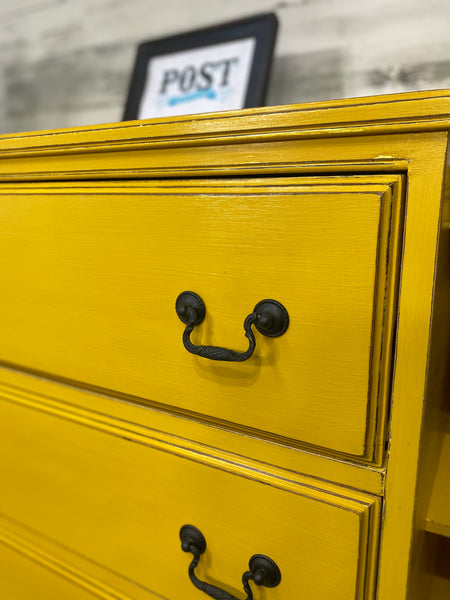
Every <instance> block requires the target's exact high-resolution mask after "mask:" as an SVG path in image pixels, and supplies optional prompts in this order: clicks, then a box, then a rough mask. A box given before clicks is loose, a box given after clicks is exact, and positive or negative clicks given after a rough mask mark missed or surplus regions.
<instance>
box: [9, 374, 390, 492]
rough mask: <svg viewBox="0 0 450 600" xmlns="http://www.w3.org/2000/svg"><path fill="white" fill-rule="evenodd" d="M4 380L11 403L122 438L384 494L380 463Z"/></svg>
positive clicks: (43, 383) (117, 400)
mask: <svg viewBox="0 0 450 600" xmlns="http://www.w3.org/2000/svg"><path fill="white" fill-rule="evenodd" d="M0 379H1V394H2V397H3V398H5V399H8V401H10V402H15V403H19V404H21V405H23V406H25V407H28V408H31V409H33V410H38V411H41V412H48V413H49V414H52V415H60V416H62V418H66V419H69V420H70V419H72V420H74V421H75V422H77V423H88V424H89V426H90V427H91V428H100V430H101V431H103V430H104V429H106V430H110V428H111V427H112V428H113V429H114V430H115V431H117V434H118V435H119V436H120V437H127V438H129V437H130V435H133V436H136V438H135V439H136V441H137V442H141V443H142V441H143V440H145V443H146V444H148V445H151V446H152V447H153V446H154V447H157V448H161V449H164V448H165V444H170V446H171V447H172V449H174V448H175V447H179V448H183V449H184V450H185V451H186V452H192V453H193V455H199V454H200V455H202V456H203V460H204V461H206V457H209V459H208V460H211V461H212V463H211V464H215V461H216V460H217V459H219V460H220V461H221V468H222V470H226V466H227V465H228V468H230V469H233V465H235V464H237V463H238V462H239V463H241V464H245V465H247V466H248V467H249V468H250V469H252V470H254V471H259V472H263V471H264V470H265V469H267V468H268V467H269V468H270V469H271V472H272V473H277V474H278V476H279V477H280V478H284V479H290V480H294V481H297V482H299V483H304V482H305V477H307V478H308V479H309V480H312V481H316V484H317V486H318V487H322V488H323V487H324V486H325V487H326V483H325V481H333V482H335V483H338V484H339V483H340V484H342V485H346V486H348V487H351V488H353V489H359V490H363V491H365V492H368V493H370V494H373V495H378V496H382V494H383V488H384V475H385V473H384V469H382V468H379V467H373V466H370V465H365V466H364V468H361V467H360V465H357V464H354V463H352V462H350V461H343V460H336V459H334V460H330V459H329V458H325V457H323V456H321V455H318V454H314V453H311V452H304V451H301V450H299V449H296V448H293V447H290V446H287V445H285V444H279V443H278V444H277V443H276V442H274V441H273V440H262V439H260V438H255V437H253V436H250V435H248V432H247V433H244V432H239V431H232V430H231V431H230V430H228V429H226V428H225V427H221V428H212V427H211V426H210V424H208V423H202V422H201V421H198V420H195V419H193V418H191V419H186V418H184V417H183V416H182V415H176V414H169V413H167V412H164V411H162V410H157V409H151V408H149V407H148V405H145V404H140V403H138V402H136V401H134V402H131V401H130V399H129V398H123V397H120V396H119V397H117V396H114V397H110V396H108V395H106V394H102V393H100V392H99V391H98V390H97V391H96V392H95V393H92V392H91V393H87V392H86V391H83V390H80V389H78V388H76V387H74V386H70V385H68V384H67V383H61V382H54V381H51V380H49V379H44V378H42V377H37V376H36V375H31V374H26V373H23V372H20V371H17V370H14V369H8V368H3V367H2V368H0ZM61 396H63V397H64V400H61ZM206 462H207V461H206Z"/></svg>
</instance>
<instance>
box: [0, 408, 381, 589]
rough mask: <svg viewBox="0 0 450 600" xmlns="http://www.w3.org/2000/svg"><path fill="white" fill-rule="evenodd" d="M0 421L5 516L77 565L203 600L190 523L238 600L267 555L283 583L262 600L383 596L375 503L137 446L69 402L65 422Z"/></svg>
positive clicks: (32, 416) (18, 416) (171, 448)
mask: <svg viewBox="0 0 450 600" xmlns="http://www.w3.org/2000/svg"><path fill="white" fill-rule="evenodd" d="M10 400H11V399H10ZM0 419H1V422H2V423H3V435H2V439H1V443H0V448H1V456H0V465H1V466H0V476H1V481H2V486H3V487H2V494H1V498H0V508H1V513H3V514H4V515H5V516H6V517H7V518H9V519H11V520H12V521H19V522H21V523H22V524H23V526H25V527H27V528H29V529H30V531H34V532H38V533H39V532H41V533H42V534H43V538H44V537H45V540H47V539H49V540H52V541H53V542H56V543H57V544H60V545H61V546H62V547H63V548H64V549H65V550H71V551H72V552H73V553H74V554H73V555H74V557H75V559H74V560H76V556H77V554H78V555H80V557H82V558H83V559H84V560H85V559H86V558H87V559H89V560H90V561H92V564H93V565H101V566H102V567H104V569H105V573H106V572H108V570H109V571H111V573H114V574H115V576H121V577H123V578H125V579H127V580H129V581H131V582H134V583H136V584H138V585H139V586H141V587H143V588H145V589H147V590H148V591H149V592H151V593H153V594H155V595H158V594H159V597H163V598H167V599H168V600H200V599H201V598H204V595H203V594H202V593H201V592H199V591H198V590H197V589H196V588H195V587H194V586H193V584H192V583H191V582H190V580H189V577H188V565H189V563H190V560H191V558H192V555H191V554H187V553H184V552H183V551H182V550H181V544H180V539H179V530H180V527H181V526H183V525H185V524H190V525H194V526H195V527H197V528H198V529H199V530H201V531H202V533H203V534H204V536H205V538H206V542H207V550H206V552H205V554H204V555H203V556H202V558H201V560H200V564H199V567H198V569H197V571H196V573H197V575H198V577H199V578H200V579H204V580H205V581H207V582H209V583H214V584H215V585H217V586H219V587H223V588H224V589H226V590H227V591H228V592H230V593H233V594H234V595H235V596H236V597H241V596H243V592H242V587H241V583H240V581H241V576H242V574H243V572H244V571H246V570H247V568H248V561H249V559H250V557H251V556H252V555H254V554H264V555H267V556H269V557H270V558H271V559H273V560H274V561H275V562H276V563H277V565H278V567H279V569H280V571H281V577H282V580H281V583H280V584H279V585H278V586H277V587H275V588H273V589H267V590H263V591H258V592H255V598H256V599H258V600H259V599H262V598H267V599H268V600H292V598H299V597H303V596H304V597H305V598H308V599H309V600H336V598H339V599H340V600H353V599H356V598H357V599H363V598H364V599H368V598H372V584H373V575H374V573H373V565H372V560H373V557H374V554H375V537H376V534H377V527H378V520H379V506H378V502H379V501H378V500H377V499H376V498H375V497H372V496H370V495H367V494H363V493H359V492H353V491H351V490H348V489H344V488H339V487H338V486H334V485H332V484H329V485H327V484H324V483H321V482H318V481H317V480H315V481H314V480H309V479H307V478H302V480H301V481H298V478H297V480H296V478H295V476H293V480H292V481H289V480H287V479H284V478H280V477H278V476H276V475H274V474H271V473H270V471H269V470H267V469H264V468H262V469H261V470H260V471H257V472H255V471H254V470H252V469H249V468H246V467H245V466H244V465H239V464H233V465H231V464H230V463H228V462H226V461H221V460H220V459H218V458H215V457H214V456H207V455H202V454H198V455H195V454H194V453H192V452H191V453H188V452H186V451H184V450H183V448H181V447H180V446H177V445H176V444H174V445H171V444H167V443H163V442H158V441H157V440H155V439H154V436H153V437H152V432H151V431H149V434H148V437H147V436H144V435H142V436H141V437H140V439H139V440H137V439H130V440H127V439H125V438H124V437H123V435H117V433H116V431H115V429H114V427H111V425H105V426H102V425H101V424H99V423H98V422H95V414H93V420H92V421H90V419H86V423H85V426H81V425H79V424H77V423H74V422H73V421H72V419H71V413H70V407H65V406H64V405H63V404H62V405H61V413H60V417H55V416H50V415H49V414H46V413H45V412H42V411H40V410H30V409H29V408H26V407H24V406H21V405H20V404H17V403H15V402H14V400H12V401H2V402H0ZM137 441H139V443H136V442H137ZM11 457H14V460H11ZM45 540H44V542H45ZM76 567H77V564H75V565H74V568H76ZM104 583H105V584H108V581H104ZM252 585H253V584H252Z"/></svg>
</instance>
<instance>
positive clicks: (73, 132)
mask: <svg viewBox="0 0 450 600" xmlns="http://www.w3.org/2000/svg"><path fill="white" fill-rule="evenodd" d="M449 128H450V90H438V91H431V92H429V91H427V92H411V93H405V94H388V95H384V96H370V97H367V98H357V99H354V98H353V99H348V100H338V101H327V102H317V103H308V104H298V105H297V104H294V105H287V106H281V107H280V106H277V107H267V108H254V109H244V110H239V111H229V112H225V113H206V114H204V115H200V116H198V115H195V116H192V115H190V116H183V117H174V118H172V119H170V120H169V119H151V120H142V121H129V122H125V123H117V124H108V125H98V126H95V127H77V128H73V129H60V130H55V131H51V132H32V133H22V134H16V135H9V134H7V135H2V136H0V158H1V157H6V156H12V155H14V154H15V155H18V156H20V155H22V156H23V155H24V154H30V153H33V155H35V156H38V155H56V154H61V153H69V154H74V153H79V152H83V153H86V152H89V153H90V152H100V151H107V152H114V151H116V150H124V149H127V150H142V149H144V148H145V149H150V148H161V147H182V146H197V145H203V146H210V145H213V144H216V143H218V142H220V143H221V144H224V143H229V144H233V143H243V142H245V143H248V142H257V141H262V140H264V141H270V140H272V141H276V140H289V139H302V138H314V137H331V136H333V137H336V136H354V135H360V134H362V133H370V134H382V133H387V132H389V133H401V132H408V133H411V132H414V131H436V130H443V129H449Z"/></svg>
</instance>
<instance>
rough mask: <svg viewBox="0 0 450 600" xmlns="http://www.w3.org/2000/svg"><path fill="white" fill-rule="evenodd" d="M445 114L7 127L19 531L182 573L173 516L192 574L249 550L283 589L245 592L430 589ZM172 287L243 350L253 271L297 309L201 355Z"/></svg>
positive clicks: (338, 110) (436, 109)
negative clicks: (280, 331)
mask: <svg viewBox="0 0 450 600" xmlns="http://www.w3.org/2000/svg"><path fill="white" fill-rule="evenodd" d="M449 129H450V92H448V91H436V92H421V93H418V94H402V95H397V96H385V97H380V98H367V99H353V100H346V101H338V102H330V103H319V104H312V105H303V106H302V105H299V106H292V107H273V108H266V109H253V110H250V111H243V112H234V113H228V114H218V115H198V116H195V117H180V118H176V119H173V120H171V121H170V122H166V121H164V120H155V121H144V122H136V123H126V124H124V123H122V124H116V125H107V126H104V125H103V126H98V127H94V128H81V129H78V130H74V131H59V132H48V133H45V132H44V133H33V134H21V135H19V136H3V137H0V178H1V179H2V181H3V183H2V184H1V185H0V194H1V195H0V214H1V215H2V217H1V225H2V227H1V233H0V246H1V254H0V261H1V269H0V282H1V284H2V285H1V287H2V294H3V295H2V297H1V298H0V319H1V320H2V340H1V342H0V359H1V362H2V363H3V365H4V367H5V368H2V369H0V399H1V401H2V402H0V410H1V415H2V428H3V432H2V437H1V442H0V453H1V454H2V461H1V466H2V470H3V476H2V483H3V487H4V489H5V492H4V493H2V497H1V499H0V512H2V513H4V514H5V523H6V524H5V531H7V533H6V534H5V538H4V539H8V540H12V539H14V540H16V541H17V544H16V550H14V552H16V551H17V548H18V547H27V548H31V546H33V550H30V552H31V553H34V556H35V557H36V556H38V555H39V556H41V557H42V556H44V555H45V556H46V557H47V558H48V560H47V558H46V560H47V563H46V564H47V566H46V567H45V568H46V569H49V568H50V567H49V566H48V565H50V564H53V565H54V564H56V563H57V562H58V560H59V561H62V560H63V559H62V556H63V555H64V561H63V562H64V565H63V566H62V567H61V569H62V570H61V572H60V573H59V574H60V575H61V576H62V577H66V579H67V573H70V572H72V571H71V569H72V570H73V569H75V570H76V573H77V577H78V580H77V581H78V583H77V581H75V580H74V585H77V586H79V581H80V580H82V579H83V576H84V575H83V574H86V575H85V576H86V577H88V578H90V579H89V581H91V582H92V585H93V586H94V588H95V587H96V588H98V589H101V586H102V585H103V586H105V585H107V586H108V585H109V586H110V588H108V589H111V590H117V595H118V597H121V596H119V593H120V594H122V595H123V596H124V597H127V594H128V596H129V597H135V596H136V597H139V598H140V596H139V595H138V593H136V594H134V595H133V593H134V592H133V586H141V587H139V589H140V590H141V591H142V590H143V589H145V587H147V588H148V591H146V592H145V593H146V594H149V596H150V597H152V595H154V593H157V594H160V595H161V596H163V597H167V598H170V600H178V599H181V598H183V599H184V598H189V597H191V596H192V598H201V597H204V595H203V594H201V592H199V591H197V590H195V589H193V587H192V585H191V584H190V582H189V581H188V579H187V574H186V568H187V563H188V557H186V555H184V554H183V553H182V552H181V550H180V548H179V542H178V538H177V535H178V527H179V526H180V525H181V524H182V522H184V521H193V520H195V521H196V523H194V524H197V525H199V526H200V527H201V528H202V529H203V530H204V531H205V533H206V534H207V537H208V544H209V549H208V556H207V557H205V559H206V558H207V560H206V561H205V566H204V567H201V573H202V575H203V576H204V577H205V579H209V580H210V581H212V582H214V583H216V584H219V585H220V586H221V587H223V588H224V589H227V590H228V591H231V592H233V593H234V594H235V595H237V596H238V597H240V596H239V595H240V594H241V592H240V591H239V590H240V586H239V579H240V576H241V574H242V571H243V569H245V567H246V561H247V560H248V557H249V556H250V555H251V554H252V553H253V552H267V553H268V554H272V555H273V557H274V558H275V559H276V560H277V561H278V562H280V563H282V565H281V564H280V567H281V568H282V572H283V585H284V587H282V586H280V587H279V588H276V589H273V590H256V591H255V597H256V598H257V599H258V600H259V598H261V599H262V598H264V599H266V598H267V599H269V598H279V599H280V600H281V599H282V600H287V599H288V598H289V599H292V598H295V597H302V596H305V597H310V598H315V597H316V598H320V599H323V598H333V600H334V599H335V598H352V599H356V598H359V599H360V600H362V599H364V600H375V598H377V599H378V600H393V599H395V600H406V599H408V600H423V599H425V598H426V599H427V600H428V599H430V600H442V598H443V594H445V591H443V590H446V589H448V586H447V582H448V580H449V579H450V574H449V573H446V570H445V566H444V567H443V566H442V563H440V562H439V561H438V560H437V557H436V556H435V555H434V554H433V553H431V554H430V555H429V556H428V557H426V556H425V555H423V553H422V550H421V548H422V549H423V548H427V547H433V548H435V549H436V548H443V547H445V543H444V542H442V540H445V539H446V538H444V537H443V536H444V535H446V531H447V529H446V527H447V523H448V512H447V511H446V504H445V502H442V501H441V500H442V498H441V495H442V492H439V491H437V492H435V493H434V495H433V494H431V491H430V490H435V489H436V490H439V489H444V490H445V489H446V487H445V485H444V487H443V488H442V483H439V482H442V478H441V477H440V475H439V477H438V478H437V479H436V480H435V479H434V477H435V473H438V474H440V473H441V471H442V469H444V470H445V465H446V464H448V461H447V457H446V452H447V450H446V448H447V445H446V444H445V443H441V440H442V437H443V436H442V432H441V431H439V430H436V431H435V430H434V427H435V426H436V423H438V422H439V421H447V420H448V418H447V419H445V418H442V419H441V418H440V419H438V418H436V415H440V414H443V415H447V417H448V408H446V406H447V405H446V404H445V395H446V393H448V392H447V391H446V386H445V385H444V383H445V376H444V375H443V373H444V371H445V365H446V364H448V338H449V336H450V332H449V331H448V330H449V327H448V321H449V319H448V317H446V316H445V315H444V312H445V310H444V309H445V306H446V305H447V306H448V298H449V296H448V289H449V273H448V269H446V268H445V265H446V261H445V255H446V248H447V243H448V242H447V241H446V240H447V238H448V231H449V230H448V209H447V208H446V206H445V205H444V207H443V197H448V194H447V196H445V195H444V196H443V193H442V192H443V186H444V180H445V169H446V165H445V163H446V152H447V143H448V130H449ZM236 175H239V179H234V180H232V179H231V177H233V176H236ZM268 175H271V177H270V178H269V177H268ZM274 175H277V176H278V177H273V176H274ZM194 177H200V178H203V180H202V181H200V180H199V179H193V178H194ZM163 178H165V179H163ZM113 179H114V180H116V181H114V182H113V181H112V180H113ZM99 180H101V181H99ZM117 180H120V181H117ZM39 181H40V182H41V183H38V182H39ZM447 188H448V184H447ZM403 199H404V202H403ZM315 211H316V212H315ZM314 214H315V215H316V217H314V218H313V217H312V215H314ZM213 229H214V230H215V232H216V235H215V236H214V235H213V234H212V230H213ZM296 236H297V237H296ZM355 247H357V248H358V252H354V251H352V250H354V248H355ZM189 248H190V249H189ZM150 250H151V251H150ZM261 259H263V260H261ZM267 265H268V266H269V268H267ZM436 265H438V270H437V271H436ZM180 267H181V268H180ZM293 273H294V275H293ZM296 274H301V277H299V276H296ZM346 277H348V279H347V280H346V279H345V278H346ZM346 281H349V282H350V283H351V285H350V286H349V287H348V289H346V284H345V282H346ZM191 283H192V284H191ZM269 284H270V285H269ZM185 288H190V289H194V288H195V289H194V291H198V292H199V293H200V294H201V295H202V296H203V297H204V299H205V302H206V304H207V309H208V317H207V320H205V323H204V324H202V326H201V328H199V331H198V333H196V334H195V335H198V340H200V339H201V340H202V341H203V340H204V341H206V343H214V344H220V345H227V346H230V347H236V348H239V347H241V343H242V342H243V338H242V330H241V328H242V321H243V318H244V316H245V315H246V314H247V313H248V312H249V311H250V310H251V309H252V307H253V305H254V304H255V303H256V302H257V301H258V300H260V299H262V297H265V296H266V297H267V296H272V297H273V296H275V297H277V294H278V299H280V300H281V301H283V300H284V302H285V304H286V306H287V307H288V310H289V312H290V314H291V327H290V329H289V331H288V333H287V334H286V336H285V337H283V338H279V339H275V340H260V339H258V343H259V345H258V346H257V347H258V352H259V354H258V355H257V357H255V359H254V362H253V363H249V364H243V365H241V367H242V368H239V369H238V368H237V366H235V365H225V366H224V365H209V364H208V363H205V364H202V362H201V361H200V359H195V358H194V357H191V356H189V355H187V354H185V352H184V351H183V352H181V353H180V344H181V340H180V337H181V331H182V325H181V323H180V322H179V321H178V319H177V318H176V316H175V312H174V309H173V302H174V300H175V297H176V295H177V293H179V292H180V291H182V289H185ZM339 294H343V295H342V296H339ZM281 296H285V298H284V297H283V298H282V297H281ZM250 297H251V298H252V299H251V301H250ZM235 306H236V307H237V309H236V310H235V308H234V307H235ZM336 306H339V310H336ZM314 310H316V311H317V312H316V313H314V319H316V320H314V319H313V318H312V317H311V315H312V314H313V311H314ZM338 313H339V314H338ZM155 314H156V317H155ZM447 314H448V311H447ZM299 315H301V316H302V318H304V322H302V321H301V320H300V319H299ZM308 315H309V316H308ZM152 324H153V325H152ZM313 325H314V327H316V328H317V330H318V331H319V332H320V333H319V335H318V336H316V337H314V335H313V333H312V330H313V329H314V327H313ZM207 326H208V327H209V329H207ZM302 326H303V327H304V329H306V330H307V329H308V326H309V327H311V330H310V332H309V333H308V334H307V335H306V334H305V332H304V336H303V337H302V335H301V330H302ZM325 326H327V327H328V329H327V328H326V327H325ZM325 331H327V332H328V333H329V332H334V333H335V334H336V335H334V334H333V335H331V334H330V335H331V337H330V338H329V339H328V342H327V343H325V342H324V340H326V339H327V338H326V335H325V333H324V332H325ZM394 333H395V336H394ZM168 336H169V337H168ZM259 337H261V336H259ZM168 339H169V340H170V341H169V342H168V341H167V340H168ZM172 340H173V342H172ZM196 340H197V338H196ZM198 340H197V341H198ZM260 342H261V343H260ZM319 342H320V343H321V344H322V348H326V349H327V352H321V351H319V350H317V347H316V346H315V345H314V344H315V343H319ZM394 343H395V345H394ZM302 344H304V346H302ZM306 345H307V346H308V348H307V347H306ZM333 348H334V350H335V351H334V353H333ZM352 352H353V353H354V354H353V357H354V360H353V362H351V360H350V359H349V357H351V356H352ZM258 357H259V358H258ZM349 360H350V362H348V361H349ZM258 361H259V363H258ZM340 361H341V362H342V364H343V365H344V366H343V368H339V364H340ZM7 365H9V368H7ZM14 365H15V366H14ZM255 369H256V370H255ZM21 370H24V372H21ZM26 372H28V374H26ZM43 375H44V376H45V377H48V378H49V379H48V380H45V379H42V376H43ZM244 383H245V386H244ZM332 383H333V385H332ZM258 386H259V387H258ZM77 387H78V388H80V387H81V388H83V389H76V388H77ZM333 394H334V396H333ZM331 398H333V400H335V402H334V404H333V402H331ZM444 439H445V436H444ZM385 442H387V445H386V449H385ZM438 449H439V451H440V452H441V459H440V462H439V461H438V459H437V454H438ZM436 494H438V496H436ZM381 508H382V511H381ZM437 509H438V510H437ZM381 514H382V518H381ZM437 514H439V517H436V516H435V515H437ZM433 515H434V516H433ZM431 522H432V523H433V525H430V523H431ZM21 524H22V525H21ZM20 528H22V529H20ZM19 530H20V531H19ZM425 530H428V531H425ZM430 530H431V531H433V533H430ZM32 532H33V533H32ZM155 532H156V534H157V535H156V537H157V538H158V543H160V544H161V545H160V551H157V550H156V549H155V548H156V546H155V540H154V539H153V538H154V537H155ZM152 536H153V537H152ZM430 536H434V537H432V538H430ZM224 539H225V542H224V541H223V540H224ZM209 540H211V542H209ZM217 540H220V541H219V542H217ZM378 540H379V541H380V543H378ZM430 540H434V541H433V544H431V546H430V544H428V542H429V541H430ZM436 540H441V542H439V541H436ZM61 544H62V546H61ZM8 548H12V546H11V542H9V546H8ZM58 548H61V556H59V551H58ZM63 548H64V549H63ZM222 548H223V550H222ZM8 552H9V551H8ZM8 556H10V555H9V554H8ZM6 560H10V559H9V558H8V559H6V558H5V561H6ZM16 562H17V560H16ZM19 562H20V561H19ZM37 562H39V561H37ZM44 562H45V561H44ZM44 562H42V561H41V562H39V564H41V565H43V566H45V565H44ZM149 565H150V566H149ZM154 565H155V566H156V567H158V568H157V569H156V571H157V572H156V571H155V573H156V575H155V576H154V577H151V575H150V574H152V575H153V573H154V572H153V571H152V570H151V569H152V568H153V566H154ZM14 568H19V567H14ZM0 569H1V566H0ZM50 571H52V573H56V571H55V569H53V570H52V569H51V568H50ZM112 571H114V572H115V575H113V574H112ZM37 572H39V571H37ZM425 572H426V573H425ZM41 573H43V574H42V580H41V582H43V584H46V582H47V581H50V580H51V578H52V577H54V575H52V574H50V575H49V573H48V572H47V571H45V570H42V571H41ZM108 573H111V575H108ZM168 573H170V576H169V575H167V574H168ZM422 573H424V575H423V576H422ZM300 575H301V577H299V576H300ZM33 577H35V575H33ZM37 577H38V578H39V575H37ZM115 577H116V579H115ZM117 577H119V579H120V578H122V581H125V579H126V581H127V585H128V587H127V586H125V587H124V586H123V585H122V584H120V583H119V579H117ZM49 578H50V579H49ZM299 579H300V580H301V581H300V582H299ZM57 585H58V584H55V590H56V588H57ZM48 586H50V587H52V584H51V583H49V584H48ZM129 586H131V587H129ZM142 586H144V587H142ZM152 586H153V587H152ZM125 588H127V589H125ZM80 589H81V588H80ZM108 589H107V588H103V592H104V593H109V591H108ZM136 589H138V587H136ZM0 590H1V583H0ZM103 592H101V593H103ZM69 593H70V592H68V594H69ZM99 593H100V592H99ZM54 594H57V592H56V591H55V592H54ZM53 597H56V596H55V595H53ZM100 597H102V596H100ZM106 597H107V596H106ZM18 598H19V600H22V599H23V594H22V595H21V596H20V595H19V597H18ZM49 598H52V592H50V593H49Z"/></svg>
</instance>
